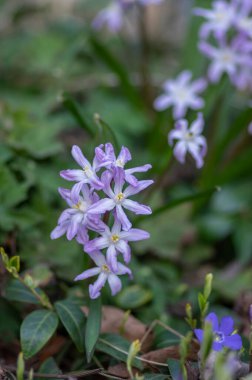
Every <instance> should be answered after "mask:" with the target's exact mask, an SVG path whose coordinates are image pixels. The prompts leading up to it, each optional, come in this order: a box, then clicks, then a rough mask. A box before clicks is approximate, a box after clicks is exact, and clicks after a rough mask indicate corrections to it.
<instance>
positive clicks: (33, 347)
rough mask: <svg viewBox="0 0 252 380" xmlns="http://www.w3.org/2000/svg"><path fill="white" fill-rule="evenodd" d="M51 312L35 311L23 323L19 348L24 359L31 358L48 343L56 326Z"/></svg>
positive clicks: (56, 323)
mask: <svg viewBox="0 0 252 380" xmlns="http://www.w3.org/2000/svg"><path fill="white" fill-rule="evenodd" d="M58 321H59V320H58V317H57V315H56V314H55V313H54V312H53V311H49V310H36V311H33V312H32V313H31V314H29V315H28V316H27V317H26V318H25V319H24V321H23V323H22V325H21V329H20V338H21V347H22V351H23V353H24V357H25V359H29V358H31V357H32V356H33V355H35V354H36V353H37V352H39V351H40V350H41V348H42V347H44V345H45V344H46V343H47V342H48V341H49V339H50V338H51V337H52V336H53V334H54V333H55V330H56V328H57V326H58Z"/></svg>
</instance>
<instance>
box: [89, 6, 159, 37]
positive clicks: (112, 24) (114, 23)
mask: <svg viewBox="0 0 252 380" xmlns="http://www.w3.org/2000/svg"><path fill="white" fill-rule="evenodd" d="M162 1H163V0H114V1H113V2H112V3H110V4H109V5H108V6H107V7H106V8H104V9H102V10H101V11H100V12H99V13H98V14H97V16H96V17H95V19H94V20H93V23H92V26H93V28H94V29H101V28H102V27H103V26H107V28H108V29H109V30H110V32H112V33H116V32H118V31H119V30H120V29H121V28H122V26H123V24H124V15H125V12H127V11H128V10H129V9H131V8H132V7H134V6H135V5H139V6H147V5H149V4H158V3H161V2H162Z"/></svg>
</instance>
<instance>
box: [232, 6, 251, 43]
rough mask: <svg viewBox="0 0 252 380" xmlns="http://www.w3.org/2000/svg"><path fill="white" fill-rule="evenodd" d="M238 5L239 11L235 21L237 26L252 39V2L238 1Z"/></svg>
mask: <svg viewBox="0 0 252 380" xmlns="http://www.w3.org/2000/svg"><path fill="white" fill-rule="evenodd" d="M239 3H240V4H239ZM238 5H239V7H238V11H237V12H236V17H235V20H234V23H235V26H236V28H237V29H238V31H240V32H242V33H245V34H246V35H247V36H248V37H250V38H252V15H251V12H252V2H251V0H243V1H240V2H239V1H238Z"/></svg>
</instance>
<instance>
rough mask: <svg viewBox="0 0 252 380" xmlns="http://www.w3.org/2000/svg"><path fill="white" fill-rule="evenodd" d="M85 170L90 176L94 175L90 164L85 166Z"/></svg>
mask: <svg viewBox="0 0 252 380" xmlns="http://www.w3.org/2000/svg"><path fill="white" fill-rule="evenodd" d="M83 171H84V173H85V174H86V176H87V177H88V178H91V177H92V174H93V173H92V170H91V169H90V167H89V166H88V165H86V166H84V168H83Z"/></svg>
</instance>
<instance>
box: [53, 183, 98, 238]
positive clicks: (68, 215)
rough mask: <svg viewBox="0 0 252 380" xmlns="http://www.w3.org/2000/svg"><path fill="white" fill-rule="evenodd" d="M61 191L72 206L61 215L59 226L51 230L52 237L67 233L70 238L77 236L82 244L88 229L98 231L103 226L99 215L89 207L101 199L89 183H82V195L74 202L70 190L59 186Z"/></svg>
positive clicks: (86, 236)
mask: <svg viewBox="0 0 252 380" xmlns="http://www.w3.org/2000/svg"><path fill="white" fill-rule="evenodd" d="M59 193H60V195H61V196H62V198H63V199H64V200H65V201H66V202H67V204H68V205H69V206H70V208H68V209H66V210H64V211H63V212H62V214H61V215H60V217H59V220H58V225H57V227H56V228H54V230H53V231H52V232H51V239H57V238H59V237H60V236H62V235H64V234H65V233H66V236H67V239H68V240H72V239H73V238H74V237H76V240H77V241H78V242H79V243H80V244H84V243H86V242H87V241H88V234H87V229H92V230H94V231H98V230H100V229H101V228H103V226H102V225H101V221H100V219H99V217H97V216H95V215H93V214H92V215H90V214H89V207H90V206H91V205H92V204H93V203H94V202H97V201H98V200H99V197H98V195H97V194H95V193H92V192H91V191H90V190H89V188H88V186H87V185H82V188H81V193H82V196H79V200H78V202H77V203H74V201H73V199H72V195H71V191H70V190H68V189H63V188H59Z"/></svg>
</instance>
